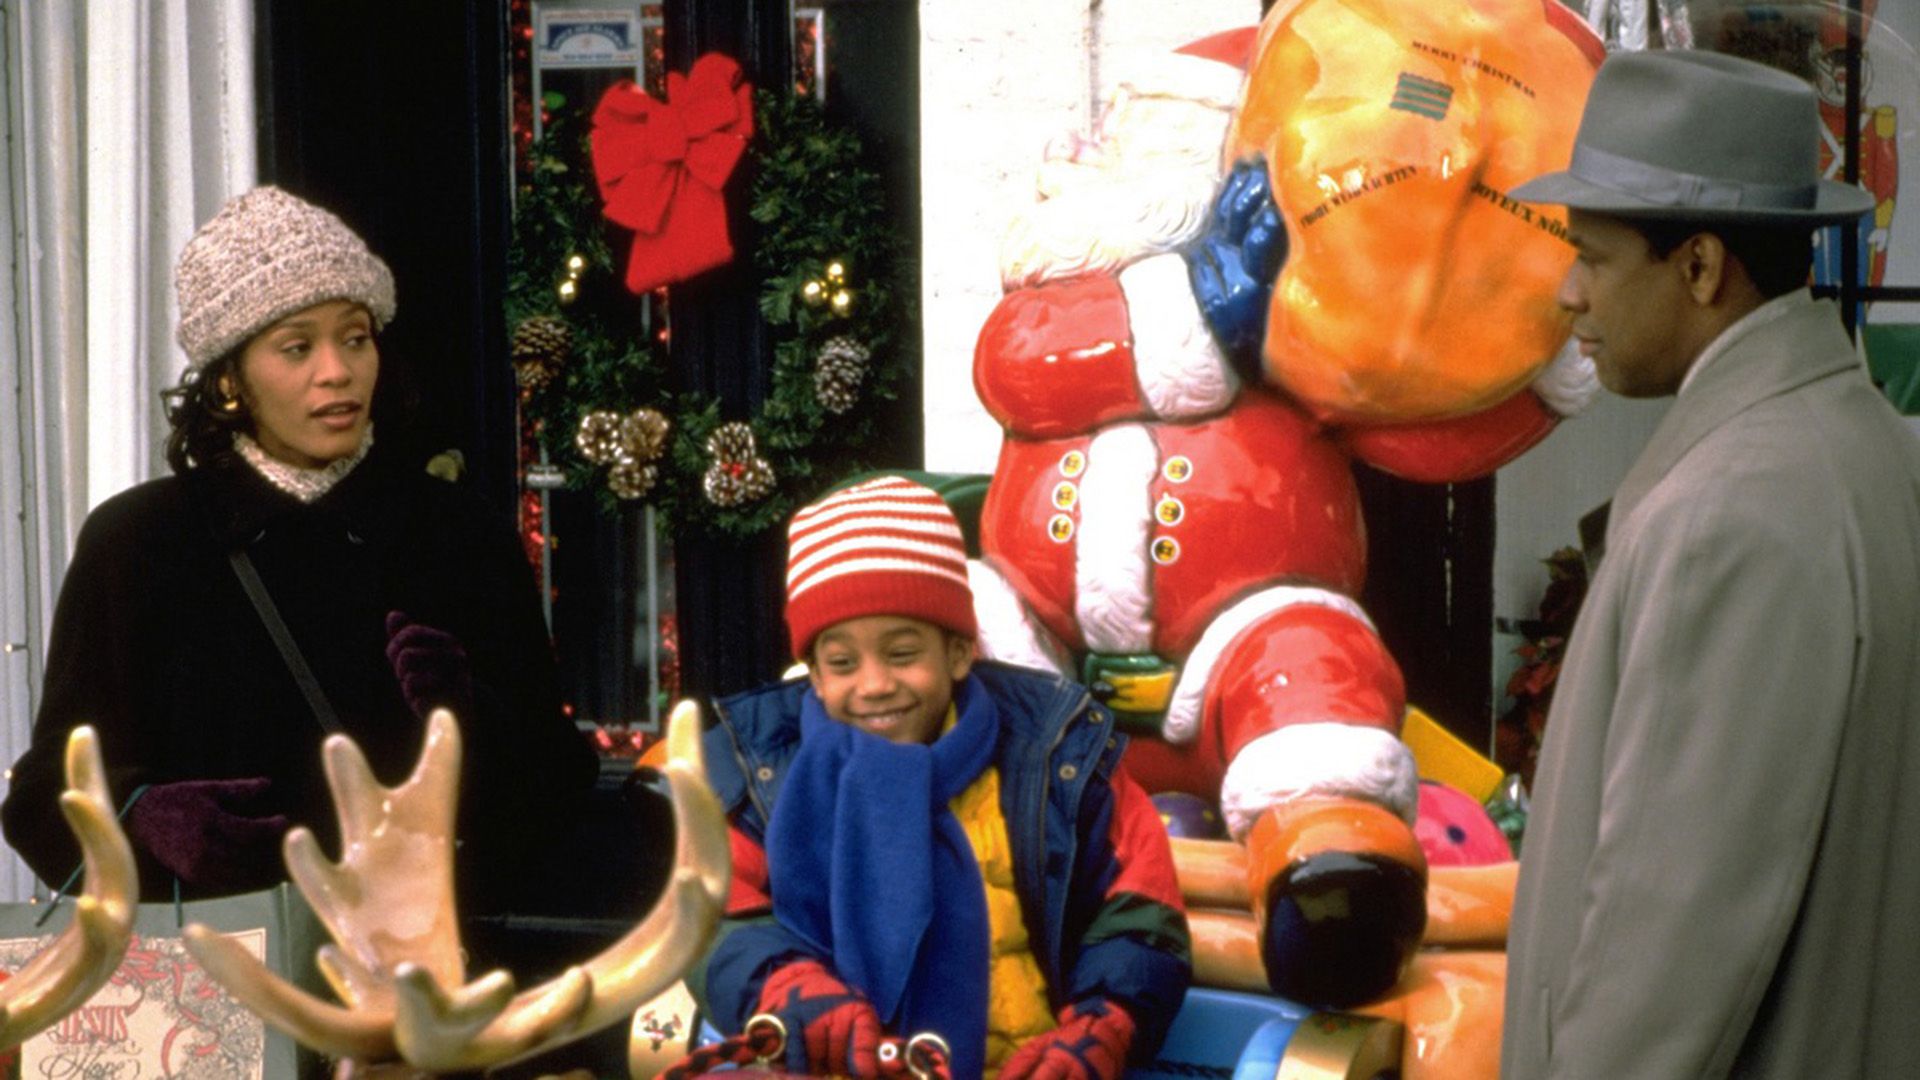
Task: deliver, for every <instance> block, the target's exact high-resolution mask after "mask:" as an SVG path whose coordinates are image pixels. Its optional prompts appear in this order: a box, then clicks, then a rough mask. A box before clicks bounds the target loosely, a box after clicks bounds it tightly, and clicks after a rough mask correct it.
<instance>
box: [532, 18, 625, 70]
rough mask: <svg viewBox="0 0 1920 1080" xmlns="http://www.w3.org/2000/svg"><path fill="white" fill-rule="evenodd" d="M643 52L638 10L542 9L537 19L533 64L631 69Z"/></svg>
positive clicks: (557, 66)
mask: <svg viewBox="0 0 1920 1080" xmlns="http://www.w3.org/2000/svg"><path fill="white" fill-rule="evenodd" d="M640 49H641V35H640V13H639V12H638V11H635V10H631V9H622V8H562V9H558V10H555V9H550V8H542V9H541V10H540V11H539V12H538V14H537V15H536V16H535V18H534V63H535V64H537V65H539V66H540V67H543V68H582V67H585V68H604V67H615V68H632V67H637V66H639V63H640Z"/></svg>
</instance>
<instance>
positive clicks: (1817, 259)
mask: <svg viewBox="0 0 1920 1080" xmlns="http://www.w3.org/2000/svg"><path fill="white" fill-rule="evenodd" d="M1693 24H1694V27H1695V28H1696V32H1697V34H1698V37H1699V40H1698V42H1697V44H1698V46H1699V47H1701V48H1712V49H1715V50H1718V51H1721V52H1726V53H1731V54H1734V55H1739V56H1746V57H1748V58H1750V59H1754V60H1759V61H1762V62H1765V63H1769V64H1772V65H1774V66H1776V67H1779V68H1782V69H1784V70H1787V71H1791V72H1793V73H1794V74H1796V75H1799V76H1800V77H1801V78H1804V79H1806V80H1807V81H1808V82H1810V83H1812V84H1813V85H1814V88H1815V89H1816V90H1817V91H1818V92H1819V95H1820V118H1821V121H1822V125H1823V130H1822V132H1821V144H1820V162H1821V166H1822V168H1823V170H1824V172H1825V175H1826V176H1827V178H1829V179H1833V180H1844V181H1846V182H1849V183H1856V184H1859V185H1860V186H1861V187H1863V188H1865V189H1866V190H1867V191H1869V192H1871V193H1872V194H1873V197H1874V206H1873V210H1872V211H1871V212H1869V213H1868V214H1866V215H1865V216H1863V217H1862V218H1861V220H1860V221H1859V222H1858V223H1857V224H1855V225H1851V226H1836V227H1833V228H1829V229H1824V230H1822V231H1821V232H1820V233H1819V235H1817V236H1816V237H1815V241H1814V271H1813V282H1814V291H1815V293H1816V294H1817V295H1823V296H1830V297H1833V298H1835V299H1837V300H1838V301H1839V302H1840V305H1841V313H1842V315H1843V317H1844V318H1845V319H1846V322H1847V326H1848V328H1849V329H1850V330H1853V331H1854V332H1855V333H1856V334H1857V335H1858V337H1859V338H1860V340H1861V343H1862V345H1863V347H1864V350H1865V353H1866V356H1867V362H1868V366H1869V368H1870V370H1871V372H1872V375H1873V379H1874V382H1875V383H1877V384H1878V385H1879V386H1880V388H1881V389H1882V390H1883V391H1884V392H1885V393H1886V394H1887V396H1888V398H1889V399H1891V400H1892V401H1893V403H1894V405H1895V406H1896V407H1898V408H1899V409H1900V411H1901V412H1903V413H1905V414H1907V415H1908V416H1915V417H1920V208H1916V207H1914V206H1910V205H1903V204H1906V203H1909V202H1911V201H1912V200H1911V199H1909V198H1902V197H1901V188H1902V182H1901V164H1902V162H1903V161H1904V162H1905V163H1906V166H1907V172H1909V173H1912V172H1914V171H1915V170H1916V166H1920V56H1916V54H1915V49H1914V44H1913V43H1914V42H1916V41H1920V5H1915V4H1911V3H1902V2H1899V0H1892V2H1885V0H1840V2H1826V3H1786V4H1766V3H1752V2H1735V0H1719V2H1712V3H1707V4H1702V5H1696V10H1695V14H1694V19H1693ZM1905 186H1906V187H1908V188H1911V187H1912V186H1913V183H1912V181H1909V182H1908V183H1907V184H1906V185H1905ZM1909 194H1910V193H1909ZM1916 423H1920V421H1916Z"/></svg>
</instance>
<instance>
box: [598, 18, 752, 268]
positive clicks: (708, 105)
mask: <svg viewBox="0 0 1920 1080" xmlns="http://www.w3.org/2000/svg"><path fill="white" fill-rule="evenodd" d="M752 137H753V85H752V84H751V83H748V82H747V81H746V80H745V79H744V78H743V77H742V74H741V71H740V65H739V64H738V63H737V62H736V61H734V60H733V59H732V58H731V57H728V56H723V55H721V54H719V53H708V54H706V55H705V56H702V57H701V58H700V59H698V60H695V61H694V62H693V67H692V68H691V69H690V70H688V72H687V74H685V75H681V74H680V73H678V72H671V73H669V74H668V75H667V100H666V101H661V100H659V99H658V98H655V97H653V96H651V95H650V94H648V93H647V92H646V91H644V90H641V89H640V88H639V87H637V86H635V85H634V84H633V82H632V81H631V80H623V81H621V82H618V83H615V84H614V85H613V86H611V87H608V88H607V92H606V93H605V94H603V95H601V98H600V104H599V105H598V106H596V107H595V109H594V111H593V135H592V141H591V145H592V149H593V175H594V179H595V180H597V181H598V182H599V185H600V197H601V198H602V199H604V200H605V201H606V208H605V211H604V212H605V213H606V215H607V217H608V219H609V220H611V221H613V222H615V223H617V224H620V225H624V226H626V227H627V228H629V229H632V230H633V231H634V236H633V249H632V251H631V252H630V253H629V255H628V257H627V288H628V289H631V290H632V291H633V292H635V293H645V292H647V291H649V290H651V289H655V288H658V287H659V286H662V285H668V284H671V283H673V282H676V281H685V280H686V279H687V278H690V277H692V276H693V275H695V274H698V273H700V272H702V271H705V270H711V269H712V268H714V267H716V266H723V265H725V264H726V263H727V262H728V261H730V260H731V259H732V258H733V240H732V238H731V237H730V236H729V235H728V231H727V206H726V200H725V198H724V196H723V195H722V193H721V188H722V187H723V186H725V184H726V182H727V177H729V176H731V175H732V174H733V170H734V167H735V166H736V165H738V164H739V162H740V155H741V154H742V153H744V152H745V151H746V148H747V140H748V139H750V138H752Z"/></svg>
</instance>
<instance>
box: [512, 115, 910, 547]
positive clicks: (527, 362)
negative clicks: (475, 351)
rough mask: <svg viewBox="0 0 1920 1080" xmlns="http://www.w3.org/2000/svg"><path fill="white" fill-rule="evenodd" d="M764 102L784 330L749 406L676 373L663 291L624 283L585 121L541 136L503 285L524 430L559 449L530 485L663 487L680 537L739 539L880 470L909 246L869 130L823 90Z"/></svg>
mask: <svg viewBox="0 0 1920 1080" xmlns="http://www.w3.org/2000/svg"><path fill="white" fill-rule="evenodd" d="M557 111H558V110H556V112H557ZM755 112H756V116H755V119H756V121H757V123H756V130H757V134H756V136H755V139H754V142H753V144H752V145H751V146H750V147H749V150H748V158H749V161H750V162H751V170H750V171H751V173H752V185H751V198H752V205H751V209H750V215H751V217H752V219H753V221H754V223H755V225H756V235H755V236H754V237H752V238H751V240H750V244H751V246H752V250H753V259H754V266H755V269H756V270H757V271H758V276H759V278H760V305H759V306H760V314H761V317H762V318H764V319H765V320H766V322H767V323H768V324H769V325H770V326H771V327H772V328H773V336H774V340H775V345H774V358H773V371H772V379H771V380H770V385H771V390H770V392H769V394H768V396H767V399H766V400H765V402H764V403H763V404H762V405H761V407H760V409H759V410H758V411H757V412H756V413H755V414H754V415H752V416H750V417H730V416H725V415H723V414H722V410H721V407H720V403H719V402H717V401H715V400H714V399H712V398H711V397H705V396H702V395H698V394H693V393H687V392H684V391H682V390H680V389H678V388H676V387H675V386H674V385H673V383H672V380H671V378H670V377H669V368H668V364H667V349H668V337H669V335H668V334H667V333H666V332H665V331H666V329H667V327H666V325H665V322H666V320H665V319H664V318H662V314H663V313H664V312H665V311H667V309H668V305H667V304H666V303H664V302H662V301H663V300H664V299H665V297H664V296H662V295H658V294H657V295H656V296H654V297H636V296H634V295H633V294H631V293H629V292H627V291H626V290H625V288H624V287H622V285H621V282H620V271H619V270H618V269H617V267H616V264H615V258H614V249H613V245H612V244H611V243H610V242H609V235H608V233H609V230H610V229H615V228H617V227H616V226H610V225H608V224H607V222H606V221H605V219H604V218H603V217H602V216H601V212H600V201H599V197H598V195H597V193H596V192H595V190H594V187H593V182H592V177H591V175H590V169H589V167H588V166H587V165H586V161H587V160H588V159H587V156H586V154H585V152H584V150H583V146H582V138H581V135H580V133H579V132H577V131H569V130H567V129H566V128H565V127H564V126H556V127H553V128H550V129H549V130H548V132H547V134H546V135H545V136H544V137H543V138H542V139H540V140H539V141H537V142H535V143H534V145H533V148H532V151H531V161H530V167H529V168H528V170H527V172H526V175H525V177H524V179H523V183H522V186H521V189H520V192H519V199H518V201H517V204H516V207H515V212H514V226H513V242H512V247H511V250H510V252H509V256H508V281H507V298H506V315H507V320H508V327H509V330H510V333H511V335H512V350H513V359H514V368H515V373H516V377H517V378H518V381H519V385H520V398H521V420H522V426H523V432H524V437H526V438H530V439H533V440H536V442H537V445H538V446H540V447H542V448H544V450H545V452H546V457H547V461H548V466H547V468H545V469H541V468H540V467H539V466H537V465H535V466H533V467H532V468H530V469H529V476H528V477H527V478H526V479H527V482H528V483H529V484H533V485H535V486H539V485H541V484H546V485H549V486H553V485H558V484H565V485H566V486H567V487H570V488H573V489H576V490H582V491H593V492H597V493H598V503H599V505H600V506H601V507H602V508H603V509H604V510H605V511H606V512H608V513H618V512H620V511H621V509H622V508H623V507H626V506H632V505H637V504H639V503H643V502H644V503H648V504H651V505H652V506H654V507H655V509H656V520H657V522H658V524H659V526H660V528H661V529H662V531H663V532H666V533H669V534H672V535H677V536H686V535H688V534H694V535H698V534H702V533H704V534H724V535H729V536H736V537H741V536H749V535H753V534H756V533H759V532H761V531H763V530H765V529H768V528H770V527H775V526H778V525H781V524H783V523H784V522H785V521H786V519H787V517H788V516H789V515H791V514H792V512H793V511H794V509H795V508H796V507H798V506H800V505H801V504H802V503H804V502H805V501H806V500H807V499H809V498H812V497H813V496H814V495H815V494H817V493H818V492H819V491H821V490H822V489H824V488H826V487H828V486H829V485H831V484H833V483H834V482H836V481H838V480H841V479H843V478H845V477H847V476H850V475H853V474H855V473H858V472H862V471H865V470H867V469H869V468H871V467H873V464H874V457H875V454H876V450H877V439H878V436H879V435H880V431H879V425H878V417H879V416H880V415H881V414H882V412H883V409H882V408H881V407H882V406H883V405H884V403H886V402H890V401H893V400H895V399H897V398H898V396H899V393H900V388H901V386H902V384H903V382H904V380H905V376H906V375H907V372H906V371H905V365H904V364H903V362H902V360H901V349H900V343H901V338H900V335H901V333H902V329H903V328H904V327H907V326H910V325H912V320H911V317H910V316H911V309H910V305H911V303H912V300H913V297H912V295H911V291H910V289H909V288H907V287H906V285H907V282H908V281H909V280H910V278H909V277H908V274H907V271H908V270H909V269H910V268H909V267H908V266H907V264H906V263H905V256H906V252H905V250H904V247H905V246H904V245H903V244H902V243H901V241H900V239H899V237H898V236H897V234H896V233H895V231H894V230H893V228H892V226H891V224H890V222H889V220H888V217H887V211H886V205H885V196H884V191H883V188H882V184H881V181H880V177H879V176H878V174H876V173H875V172H874V171H873V170H872V169H871V168H869V167H868V166H867V165H866V164H865V160H864V151H863V148H862V146H861V142H860V139H859V137H858V136H857V135H855V134H854V133H853V132H852V131H849V130H847V129H845V128H843V127H838V126H835V125H833V124H830V123H829V122H828V121H827V119H826V117H825V116H824V115H823V113H822V111H821V109H820V106H819V104H818V103H817V102H816V101H814V100H813V99H812V98H810V97H799V96H794V95H788V94H773V93H769V92H765V91H762V92H759V93H757V94H756V95H755ZM523 456H526V455H523Z"/></svg>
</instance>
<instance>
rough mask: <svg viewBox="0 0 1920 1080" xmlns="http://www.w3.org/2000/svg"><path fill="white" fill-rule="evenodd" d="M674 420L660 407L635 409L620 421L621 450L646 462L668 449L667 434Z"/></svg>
mask: <svg viewBox="0 0 1920 1080" xmlns="http://www.w3.org/2000/svg"><path fill="white" fill-rule="evenodd" d="M672 430H673V422H672V421H670V420H668V419H667V418H666V416H665V415H664V414H662V413H661V412H660V410H658V409H635V410H633V411H632V412H630V413H628V414H627V415H626V416H625V417H623V418H622V419H621V421H620V452H621V453H622V454H623V455H624V456H626V457H629V458H632V459H633V460H634V461H637V462H639V463H641V464H643V465H644V464H646V463H647V462H650V461H655V460H657V459H658V458H659V457H660V455H661V454H664V453H666V450H667V435H668V434H669V433H670V432H672Z"/></svg>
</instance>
